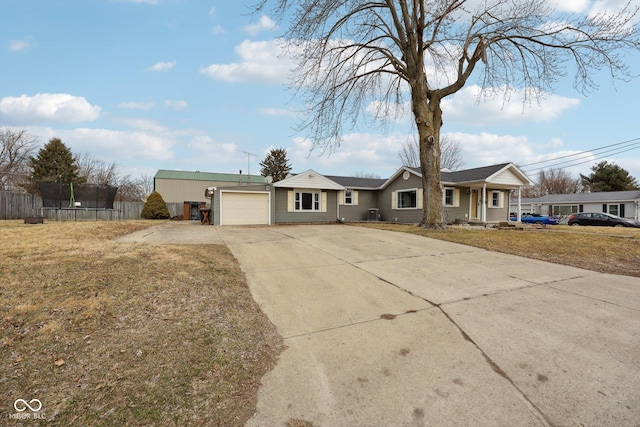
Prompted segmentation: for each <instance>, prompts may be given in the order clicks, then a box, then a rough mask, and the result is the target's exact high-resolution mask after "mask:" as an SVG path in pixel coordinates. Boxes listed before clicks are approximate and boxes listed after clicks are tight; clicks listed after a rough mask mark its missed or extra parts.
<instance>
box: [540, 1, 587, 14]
mask: <svg viewBox="0 0 640 427" xmlns="http://www.w3.org/2000/svg"><path fill="white" fill-rule="evenodd" d="M550 3H551V4H553V6H555V8H556V11H558V12H571V13H581V12H585V11H586V10H587V9H589V6H590V5H591V1H590V0H552V1H550Z"/></svg>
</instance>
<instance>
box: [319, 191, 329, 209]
mask: <svg viewBox="0 0 640 427" xmlns="http://www.w3.org/2000/svg"><path fill="white" fill-rule="evenodd" d="M326 211H327V192H326V191H323V192H322V197H321V198H320V212H326Z"/></svg>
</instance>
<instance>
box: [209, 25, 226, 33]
mask: <svg viewBox="0 0 640 427" xmlns="http://www.w3.org/2000/svg"><path fill="white" fill-rule="evenodd" d="M224 33H225V30H224V28H223V27H222V25H216V26H215V27H213V28H212V29H211V34H213V35H214V36H217V35H218V34H224Z"/></svg>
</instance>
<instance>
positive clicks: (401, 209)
mask: <svg viewBox="0 0 640 427" xmlns="http://www.w3.org/2000/svg"><path fill="white" fill-rule="evenodd" d="M418 190H419V189H418V188H403V189H401V190H396V191H394V194H395V195H396V197H395V209H396V210H399V211H407V210H416V209H420V208H419V207H418V205H419V203H418V196H419V191H418ZM410 191H414V192H415V193H416V205H415V207H412V208H401V207H399V206H398V204H399V201H400V198H399V197H398V193H408V192H410Z"/></svg>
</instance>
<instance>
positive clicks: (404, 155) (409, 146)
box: [398, 135, 465, 171]
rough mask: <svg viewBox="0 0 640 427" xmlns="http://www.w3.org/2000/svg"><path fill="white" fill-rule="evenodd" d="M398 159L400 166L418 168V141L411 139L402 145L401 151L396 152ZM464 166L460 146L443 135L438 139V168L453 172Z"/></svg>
mask: <svg viewBox="0 0 640 427" xmlns="http://www.w3.org/2000/svg"><path fill="white" fill-rule="evenodd" d="M398 158H399V159H400V161H401V162H402V166H408V167H410V168H419V167H420V144H418V140H417V139H416V138H411V139H409V140H408V141H407V142H405V143H404V144H402V149H401V150H400V151H399V152H398ZM464 165H465V162H464V160H462V151H461V150H460V144H458V143H457V142H456V141H453V140H451V139H450V138H448V137H447V136H446V135H443V136H442V137H441V138H440V167H441V168H443V169H450V170H452V171H455V170H458V169H460V168H462V167H464Z"/></svg>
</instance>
